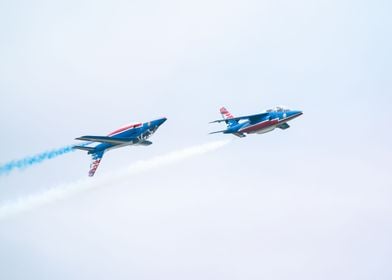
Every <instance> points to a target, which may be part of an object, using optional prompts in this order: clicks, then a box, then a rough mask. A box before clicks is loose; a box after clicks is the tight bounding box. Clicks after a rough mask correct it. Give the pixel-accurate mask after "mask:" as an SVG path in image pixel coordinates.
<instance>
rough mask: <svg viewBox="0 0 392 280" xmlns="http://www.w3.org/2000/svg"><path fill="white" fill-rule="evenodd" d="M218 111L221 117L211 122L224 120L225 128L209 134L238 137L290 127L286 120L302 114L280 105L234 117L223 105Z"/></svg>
mask: <svg viewBox="0 0 392 280" xmlns="http://www.w3.org/2000/svg"><path fill="white" fill-rule="evenodd" d="M220 113H221V114H222V117H223V119H221V120H216V121H213V122H211V123H220V122H225V123H226V124H227V129H225V130H220V131H215V132H211V133H210V134H213V133H225V134H234V135H236V136H238V137H245V136H246V135H245V134H253V133H257V134H261V133H266V132H270V131H272V130H274V129H275V128H277V127H278V128H280V129H287V128H289V127H290V126H289V125H288V124H287V122H288V121H291V120H292V119H294V118H296V117H299V116H300V115H302V112H301V111H295V110H289V109H286V108H284V107H282V106H278V107H276V108H274V109H270V110H267V111H266V112H264V113H260V114H255V115H249V116H243V117H236V118H235V117H234V116H233V115H232V114H230V112H229V111H228V110H227V109H226V108H225V107H222V108H221V109H220Z"/></svg>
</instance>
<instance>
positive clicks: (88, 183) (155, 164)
mask: <svg viewBox="0 0 392 280" xmlns="http://www.w3.org/2000/svg"><path fill="white" fill-rule="evenodd" d="M229 142H230V141H229V140H228V141H214V142H210V143H207V144H202V145H197V146H192V147H188V148H184V149H181V150H178V151H174V152H171V153H168V154H164V155H161V156H157V157H154V158H152V159H149V160H142V161H138V162H136V163H134V164H131V165H129V166H128V167H126V168H124V169H122V170H120V171H118V172H114V173H110V174H107V175H104V176H100V177H94V178H86V179H81V180H79V181H77V182H74V183H70V184H64V185H60V186H57V187H55V188H52V189H50V190H47V191H45V192H42V193H38V194H33V195H29V196H25V197H21V198H19V199H17V200H13V201H9V202H6V203H4V204H2V205H0V220H1V219H6V218H8V217H10V216H12V215H14V214H18V213H21V212H26V211H29V210H32V209H34V208H37V207H40V206H42V205H45V204H48V203H53V202H55V201H58V200H63V199H65V198H67V197H70V196H72V195H75V194H77V193H79V192H83V191H86V190H89V189H93V188H99V187H104V186H108V185H115V182H117V181H121V180H124V179H125V178H126V177H128V176H129V175H134V174H139V173H142V172H145V171H150V170H151V169H154V168H159V167H162V166H166V165H169V164H173V163H176V162H179V161H183V160H186V159H189V158H192V157H194V156H197V155H202V154H205V153H208V152H211V151H214V150H216V149H219V148H221V147H223V146H225V145H226V144H228V143H229Z"/></svg>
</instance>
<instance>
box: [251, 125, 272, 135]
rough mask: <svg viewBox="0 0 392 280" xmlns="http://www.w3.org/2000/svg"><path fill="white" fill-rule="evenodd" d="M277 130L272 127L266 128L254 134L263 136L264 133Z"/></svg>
mask: <svg viewBox="0 0 392 280" xmlns="http://www.w3.org/2000/svg"><path fill="white" fill-rule="evenodd" d="M275 128H276V127H275V126H270V127H266V128H263V129H260V130H257V131H255V132H254V133H257V134H263V133H267V132H270V131H272V130H274V129H275Z"/></svg>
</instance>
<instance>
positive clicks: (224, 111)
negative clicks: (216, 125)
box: [219, 107, 238, 127]
mask: <svg viewBox="0 0 392 280" xmlns="http://www.w3.org/2000/svg"><path fill="white" fill-rule="evenodd" d="M219 111H220V113H221V115H222V117H223V118H224V119H225V122H226V124H227V127H231V126H234V125H236V124H238V121H237V120H230V119H232V118H234V116H233V115H232V114H231V113H230V112H229V110H227V109H226V108H225V107H222V108H220V110H219Z"/></svg>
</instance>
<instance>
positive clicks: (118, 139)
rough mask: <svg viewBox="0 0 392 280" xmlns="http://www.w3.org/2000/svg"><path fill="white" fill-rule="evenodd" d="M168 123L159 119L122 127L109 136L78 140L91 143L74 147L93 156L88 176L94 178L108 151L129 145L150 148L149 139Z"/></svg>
mask: <svg viewBox="0 0 392 280" xmlns="http://www.w3.org/2000/svg"><path fill="white" fill-rule="evenodd" d="M165 121H166V118H161V119H157V120H154V121H150V122H146V123H132V124H128V125H126V126H124V127H121V128H119V129H117V130H115V131H113V132H112V133H110V134H109V135H108V136H90V135H86V136H81V137H78V138H76V140H83V141H90V142H89V143H86V144H85V145H82V146H74V147H73V148H74V149H79V150H83V151H87V154H89V155H91V156H92V162H91V165H90V171H89V173H88V175H89V176H90V177H92V176H94V173H95V171H96V170H97V168H98V166H99V163H100V162H101V159H102V157H103V154H104V153H105V152H106V151H109V150H111V149H116V148H121V147H124V146H128V145H140V146H149V145H151V144H152V142H150V141H148V140H147V139H148V138H149V137H150V136H151V135H152V134H153V133H154V132H155V131H156V130H157V129H158V127H159V126H160V125H162V124H163V123H164V122H165ZM93 142H98V143H100V144H98V145H96V146H95V147H89V146H87V145H89V144H91V143H93Z"/></svg>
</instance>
